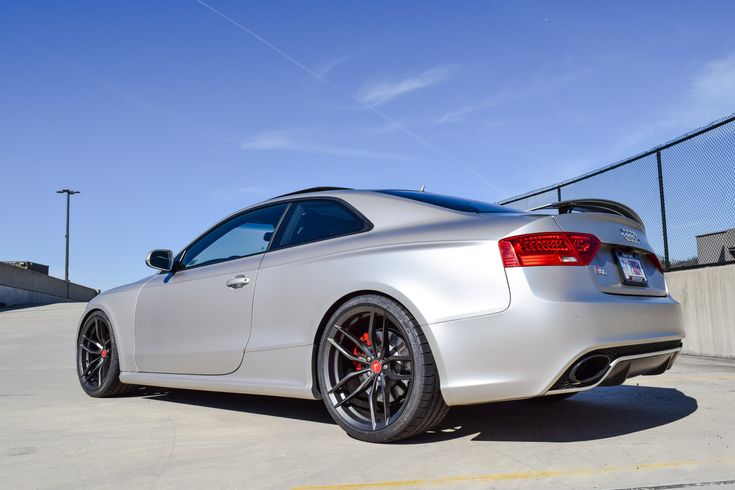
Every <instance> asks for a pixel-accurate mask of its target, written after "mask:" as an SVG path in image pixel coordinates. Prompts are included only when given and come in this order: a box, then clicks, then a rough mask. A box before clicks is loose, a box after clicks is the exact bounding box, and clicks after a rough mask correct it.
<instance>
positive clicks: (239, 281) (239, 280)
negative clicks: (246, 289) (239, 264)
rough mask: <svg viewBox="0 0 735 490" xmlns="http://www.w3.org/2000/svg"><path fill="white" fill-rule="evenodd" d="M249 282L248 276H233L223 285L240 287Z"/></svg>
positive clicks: (233, 287) (234, 287)
mask: <svg viewBox="0 0 735 490" xmlns="http://www.w3.org/2000/svg"><path fill="white" fill-rule="evenodd" d="M249 283H250V278H248V277H245V276H235V277H233V278H232V279H228V280H227V282H226V283H225V285H227V287H228V288H232V289H240V288H241V287H243V286H245V285H246V284H249Z"/></svg>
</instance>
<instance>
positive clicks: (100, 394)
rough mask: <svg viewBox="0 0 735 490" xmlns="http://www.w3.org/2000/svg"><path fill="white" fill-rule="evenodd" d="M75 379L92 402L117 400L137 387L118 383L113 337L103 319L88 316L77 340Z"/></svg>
mask: <svg viewBox="0 0 735 490" xmlns="http://www.w3.org/2000/svg"><path fill="white" fill-rule="evenodd" d="M76 357H77V377H78V379H79V384H80V385H81V387H82V389H83V390H84V392H85V393H86V394H87V395H89V396H91V397H94V398H104V397H111V396H119V395H123V394H125V393H129V392H131V391H133V390H135V389H137V388H138V387H137V386H135V385H127V384H123V383H121V382H120V358H119V356H118V351H117V342H116V341H115V333H114V332H113V330H112V327H111V324H110V320H109V318H107V315H105V314H104V313H102V312H101V311H99V310H97V311H94V312H92V314H90V315H89V316H88V317H87V319H86V320H84V323H83V324H82V327H81V328H80V329H79V334H78V336H77V356H76Z"/></svg>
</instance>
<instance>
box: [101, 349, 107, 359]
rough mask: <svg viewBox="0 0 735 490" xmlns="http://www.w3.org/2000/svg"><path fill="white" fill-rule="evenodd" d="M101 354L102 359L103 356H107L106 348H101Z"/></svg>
mask: <svg viewBox="0 0 735 490" xmlns="http://www.w3.org/2000/svg"><path fill="white" fill-rule="evenodd" d="M101 355H102V358H103V359H104V358H105V357H107V349H102V354H101Z"/></svg>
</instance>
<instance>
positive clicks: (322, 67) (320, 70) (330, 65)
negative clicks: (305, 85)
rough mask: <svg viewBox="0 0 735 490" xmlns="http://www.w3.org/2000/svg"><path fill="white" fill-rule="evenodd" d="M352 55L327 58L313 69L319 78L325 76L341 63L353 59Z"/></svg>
mask: <svg viewBox="0 0 735 490" xmlns="http://www.w3.org/2000/svg"><path fill="white" fill-rule="evenodd" d="M351 59H352V56H342V57H340V58H334V59H331V60H325V61H322V62H320V63H318V64H317V65H316V66H314V67H313V68H312V71H313V72H314V73H316V74H317V75H318V76H319V78H325V77H326V76H327V75H329V73H330V72H331V71H332V70H334V69H335V68H337V67H338V66H339V65H341V64H343V63H346V62H347V61H349V60H351Z"/></svg>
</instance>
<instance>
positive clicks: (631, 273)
mask: <svg viewBox="0 0 735 490" xmlns="http://www.w3.org/2000/svg"><path fill="white" fill-rule="evenodd" d="M615 254H616V255H617V257H618V265H619V266H620V272H621V273H622V275H623V283H625V284H630V285H633V286H645V285H647V284H648V278H646V272H645V271H644V270H643V266H642V265H641V259H640V257H639V256H638V254H636V253H633V252H626V251H624V250H617V251H616V252H615Z"/></svg>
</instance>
